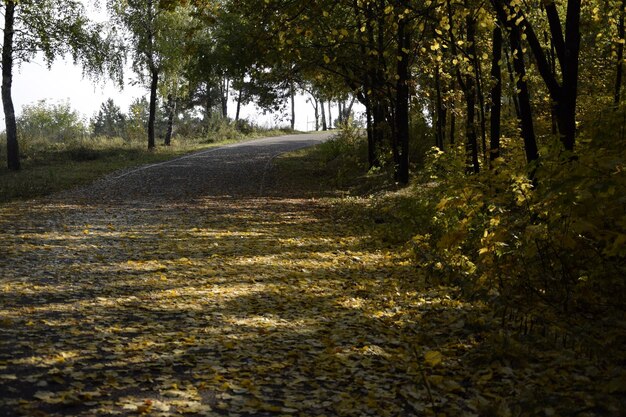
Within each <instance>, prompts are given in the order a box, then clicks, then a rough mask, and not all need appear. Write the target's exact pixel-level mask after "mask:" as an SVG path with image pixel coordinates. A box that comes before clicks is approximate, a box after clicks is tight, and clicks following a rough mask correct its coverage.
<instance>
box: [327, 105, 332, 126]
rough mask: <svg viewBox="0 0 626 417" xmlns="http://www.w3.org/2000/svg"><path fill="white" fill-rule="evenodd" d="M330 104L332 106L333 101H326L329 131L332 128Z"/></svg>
mask: <svg viewBox="0 0 626 417" xmlns="http://www.w3.org/2000/svg"><path fill="white" fill-rule="evenodd" d="M332 104H333V101H332V100H328V128H329V129H332V128H333V115H332V112H331V108H330V106H331V105H332Z"/></svg>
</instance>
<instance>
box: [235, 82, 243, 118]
mask: <svg viewBox="0 0 626 417" xmlns="http://www.w3.org/2000/svg"><path fill="white" fill-rule="evenodd" d="M242 97H243V88H242V89H241V90H239V94H237V111H236V112H235V124H237V123H238V122H239V115H240V114H241V99H242Z"/></svg>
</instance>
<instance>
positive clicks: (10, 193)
mask: <svg viewBox="0 0 626 417" xmlns="http://www.w3.org/2000/svg"><path fill="white" fill-rule="evenodd" d="M230 130H231V132H230V134H227V132H225V131H223V130H222V129H221V130H220V131H219V132H216V134H215V135H214V136H213V137H211V138H209V139H207V138H194V139H185V138H180V139H179V138H175V139H174V140H173V141H172V145H171V146H159V145H158V146H157V147H156V148H155V149H154V150H152V151H149V150H148V149H147V147H146V143H145V141H144V140H141V141H125V140H123V139H121V138H104V137H102V138H84V139H76V140H72V141H68V142H63V143H59V142H51V141H48V140H43V139H38V140H22V141H21V143H20V156H21V163H22V169H21V170H20V171H17V172H15V171H10V170H8V169H7V168H6V166H5V165H3V166H2V168H0V204H2V203H7V202H10V201H14V200H25V199H32V198H37V197H43V196H46V195H50V194H53V193H55V192H58V191H62V190H67V189H71V188H75V187H79V186H83V185H86V184H89V183H91V182H93V181H94V180H96V179H98V178H100V177H103V176H105V175H107V174H110V173H112V172H114V171H118V170H121V169H127V168H133V167H137V166H141V165H146V164H152V163H157V162H161V161H165V160H168V159H172V158H176V157H178V156H182V155H185V154H188V153H192V152H197V151H200V150H203V149H207V148H211V147H215V146H221V145H225V144H228V143H233V142H237V141H242V140H246V139H251V138H255V137H261V136H279V135H284V134H287V133H294V132H288V131H286V130H283V129H275V130H269V131H258V130H255V131H254V132H252V133H250V134H248V135H244V134H242V133H240V132H237V131H236V130H234V129H230ZM0 160H1V161H2V163H3V164H4V161H5V160H6V149H5V147H4V144H3V146H2V147H0Z"/></svg>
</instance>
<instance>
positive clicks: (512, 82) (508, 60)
mask: <svg viewBox="0 0 626 417" xmlns="http://www.w3.org/2000/svg"><path fill="white" fill-rule="evenodd" d="M504 58H505V59H506V69H507V71H508V73H509V83H510V85H511V100H512V101H513V109H514V110H515V117H516V118H517V119H518V120H519V119H521V118H522V116H521V115H520V111H519V102H518V101H517V89H516V87H515V72H514V71H513V66H512V65H511V58H510V57H509V51H508V50H507V49H506V48H504ZM509 108H510V107H509ZM509 113H510V112H509Z"/></svg>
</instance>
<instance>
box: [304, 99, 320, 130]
mask: <svg viewBox="0 0 626 417" xmlns="http://www.w3.org/2000/svg"><path fill="white" fill-rule="evenodd" d="M313 108H314V110H315V131H316V132H317V131H318V130H320V106H319V103H318V101H317V99H316V98H315V97H313ZM307 129H308V126H307Z"/></svg>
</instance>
